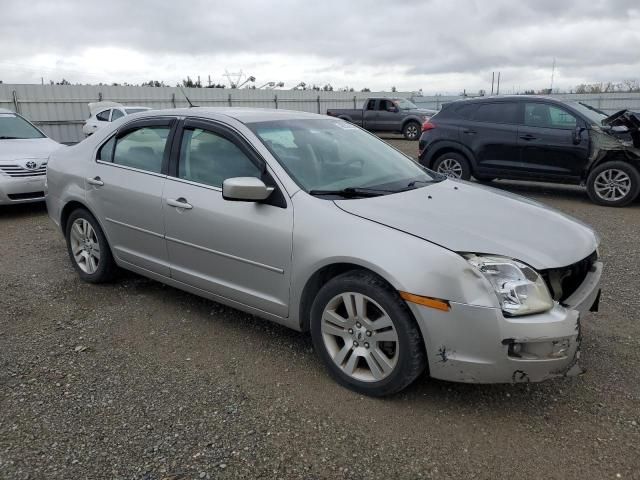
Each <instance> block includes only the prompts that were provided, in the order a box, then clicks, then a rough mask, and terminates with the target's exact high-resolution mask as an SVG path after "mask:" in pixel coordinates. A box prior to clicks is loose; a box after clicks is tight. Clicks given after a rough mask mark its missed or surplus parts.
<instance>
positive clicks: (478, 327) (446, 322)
mask: <svg viewBox="0 0 640 480" xmlns="http://www.w3.org/2000/svg"><path fill="white" fill-rule="evenodd" d="M601 276H602V263H601V262H595V263H594V264H593V266H592V268H591V271H590V272H589V273H588V274H587V275H586V277H585V279H584V281H583V282H582V284H581V285H580V286H579V287H578V288H577V289H576V291H575V292H574V293H573V294H572V295H571V296H570V297H569V298H568V299H567V300H565V302H563V304H556V306H555V307H554V308H552V309H551V310H549V311H547V312H544V313H540V314H534V315H527V316H522V317H505V316H504V315H503V312H502V311H501V310H500V309H498V308H487V307H478V306H474V305H467V304H462V303H455V302H452V303H451V310H450V311H448V312H444V311H439V310H434V309H431V308H427V307H422V306H419V305H416V304H408V305H409V307H410V308H411V309H412V311H413V313H414V315H415V317H416V319H417V321H418V324H419V326H420V329H421V331H422V336H423V338H424V339H425V346H426V349H427V353H428V358H429V371H430V375H431V376H432V377H433V378H439V379H442V380H449V381H454V382H466V383H511V382H539V381H543V380H547V379H550V378H554V377H562V376H573V375H577V374H580V373H582V369H581V368H580V367H579V365H578V360H579V357H580V339H581V332H580V320H581V318H583V316H584V315H585V314H587V313H588V312H589V311H590V310H596V309H597V306H598V302H599V298H600V278H601Z"/></svg>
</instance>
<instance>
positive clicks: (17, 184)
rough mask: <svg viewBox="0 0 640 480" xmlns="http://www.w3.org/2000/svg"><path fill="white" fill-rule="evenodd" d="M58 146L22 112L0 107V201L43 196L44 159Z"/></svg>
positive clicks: (3, 203) (33, 200) (42, 197)
mask: <svg viewBox="0 0 640 480" xmlns="http://www.w3.org/2000/svg"><path fill="white" fill-rule="evenodd" d="M60 147H62V145H60V144H59V143H58V142H56V141H54V140H51V139H50V138H48V137H47V136H46V135H45V134H44V133H43V132H42V131H41V130H40V129H39V128H37V127H36V126H34V125H33V124H32V123H30V122H29V121H27V120H26V119H25V118H23V117H22V116H20V115H18V114H17V113H14V112H12V111H11V110H6V109H3V108H0V205H9V204H14V203H27V202H38V201H42V200H44V194H45V179H46V174H47V161H48V159H49V155H50V154H51V153H52V152H54V151H55V150H57V149H58V148H60Z"/></svg>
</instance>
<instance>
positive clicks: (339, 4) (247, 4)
mask: <svg viewBox="0 0 640 480" xmlns="http://www.w3.org/2000/svg"><path fill="white" fill-rule="evenodd" d="M0 12H1V13H0V15H1V20H0V46H1V48H0V80H3V81H4V82H5V83H39V82H40V78H41V77H44V78H45V81H47V80H49V79H53V80H60V79H61V78H63V77H64V78H66V79H67V80H69V81H71V82H72V83H76V82H81V83H84V82H87V83H99V82H103V83H104V82H107V83H111V82H129V83H140V82H143V81H145V80H149V79H155V80H160V81H164V82H165V83H168V84H171V85H172V86H173V85H175V84H176V83H177V82H179V81H181V80H182V79H183V78H185V77H186V76H187V75H190V76H191V77H192V78H195V77H197V76H198V75H200V76H201V78H202V80H203V81H206V79H207V76H208V75H211V79H212V81H214V82H221V83H226V82H227V79H226V78H225V77H224V76H223V75H224V73H225V70H228V71H229V72H238V71H240V70H242V71H243V72H245V73H246V74H249V75H253V76H255V77H256V85H257V86H259V85H261V84H263V83H266V82H268V81H283V82H285V88H291V87H293V86H294V85H295V84H297V83H298V82H300V81H304V82H306V83H307V84H312V83H316V84H320V85H323V84H325V83H330V84H332V85H333V86H334V88H340V87H344V86H350V87H354V88H356V89H357V90H360V89H362V88H363V87H368V88H370V89H372V90H388V89H389V88H390V87H391V86H392V85H393V86H396V87H397V88H398V90H401V91H413V90H418V89H420V88H421V89H423V91H424V92H425V93H457V92H459V91H461V90H462V89H467V91H468V92H475V91H477V90H478V89H487V90H490V89H491V72H492V71H501V72H502V75H501V77H502V82H501V91H504V92H509V91H511V90H513V89H517V90H523V89H528V88H534V89H540V88H548V87H549V84H550V81H551V70H552V68H551V67H552V64H553V59H554V57H555V58H556V71H555V83H554V86H556V87H559V88H571V87H574V86H575V85H577V84H580V83H584V82H596V81H622V80H625V79H639V78H640V51H639V50H638V45H640V0H609V1H602V0H575V1H574V0H518V1H513V0H511V1H507V0H504V1H503V0H482V1H480V0H477V1H474V0H432V1H428V0H425V1H418V0H404V1H400V0H397V1H391V0H389V1H382V0H379V1H364V0H335V1H334V0H306V1H304V0H299V1H294V0H282V1H275V0H271V1H258V0H234V1H226V0H225V1H200V0H190V1H189V2H180V1H171V2H168V1H163V0H153V1H142V0H136V1H133V0H103V1H100V2H94V1H91V0H84V1H66V0H55V1H52V0H45V1H38V0H28V1H26V0H20V1H17V0H16V1H14V0H2V2H1V6H0Z"/></svg>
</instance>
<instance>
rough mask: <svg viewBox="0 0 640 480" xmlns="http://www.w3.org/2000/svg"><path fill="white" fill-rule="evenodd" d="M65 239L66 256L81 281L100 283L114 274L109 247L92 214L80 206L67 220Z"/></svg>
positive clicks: (113, 264) (114, 268)
mask: <svg viewBox="0 0 640 480" xmlns="http://www.w3.org/2000/svg"><path fill="white" fill-rule="evenodd" d="M66 238H67V250H68V252H69V258H71V263H73V266H74V268H75V269H76V271H77V272H78V274H79V275H80V278H81V279H82V280H84V281H85V282H89V283H102V282H107V281H109V280H111V279H112V278H113V277H114V275H115V272H116V265H115V263H114V261H113V256H112V255H111V249H110V248H109V244H108V243H107V239H106V237H105V236H104V233H103V232H102V229H101V228H100V225H99V224H98V222H97V221H96V219H95V218H94V217H93V215H91V214H90V213H89V212H88V211H86V210H84V209H78V210H75V211H73V212H72V213H71V215H70V216H69V219H68V220H67V226H66Z"/></svg>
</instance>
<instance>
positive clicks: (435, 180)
mask: <svg viewBox="0 0 640 480" xmlns="http://www.w3.org/2000/svg"><path fill="white" fill-rule="evenodd" d="M442 180H444V178H432V179H431V180H413V181H412V182H409V183H408V184H407V188H413V187H415V186H416V184H418V183H424V184H425V185H428V184H429V183H438V182H441V181H442Z"/></svg>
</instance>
